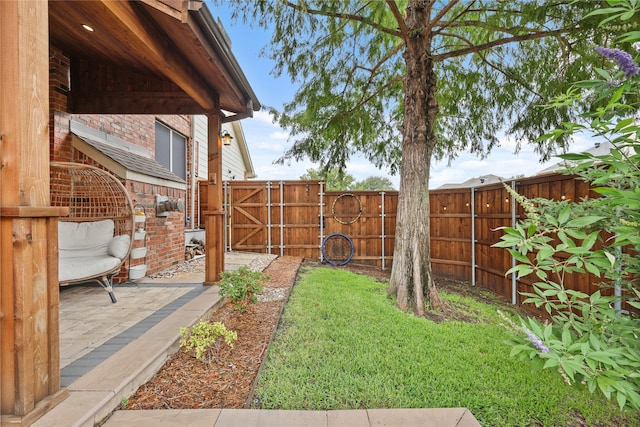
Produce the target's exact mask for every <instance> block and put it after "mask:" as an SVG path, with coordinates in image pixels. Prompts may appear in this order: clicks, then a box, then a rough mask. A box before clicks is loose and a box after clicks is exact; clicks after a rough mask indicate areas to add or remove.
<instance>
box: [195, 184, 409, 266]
mask: <svg viewBox="0 0 640 427" xmlns="http://www.w3.org/2000/svg"><path fill="white" fill-rule="evenodd" d="M201 194H202V191H201ZM224 197H225V209H226V212H227V217H226V227H225V229H226V234H225V248H226V249H227V250H233V251H249V252H262V253H270V254H277V255H294V256H301V257H305V258H311V259H314V258H315V259H319V260H321V245H322V242H323V240H324V239H325V237H326V236H328V235H330V234H332V233H342V234H344V235H346V236H348V237H349V238H350V239H351V240H352V242H353V247H354V254H353V257H352V259H351V262H354V263H359V264H366V265H374V266H377V267H381V268H389V267H390V266H391V262H392V259H393V247H394V238H393V236H394V233H395V226H396V221H395V219H396V207H397V200H398V192H397V191H391V192H378V191H359V192H357V193H356V192H348V191H339V192H336V191H325V190H324V183H322V182H319V181H288V182H283V181H281V182H272V181H228V182H226V183H225V187H224Z"/></svg>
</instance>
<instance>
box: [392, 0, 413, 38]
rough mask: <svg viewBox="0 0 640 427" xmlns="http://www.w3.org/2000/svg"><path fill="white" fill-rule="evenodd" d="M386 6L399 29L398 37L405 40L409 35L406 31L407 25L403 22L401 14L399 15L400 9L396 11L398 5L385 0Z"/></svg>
mask: <svg viewBox="0 0 640 427" xmlns="http://www.w3.org/2000/svg"><path fill="white" fill-rule="evenodd" d="M387 5H388V6H389V9H390V10H391V13H392V14H393V16H394V17H395V18H396V21H397V22H398V28H400V33H401V34H399V35H400V36H401V37H402V38H406V37H407V35H408V34H409V30H408V29H407V24H406V23H405V22H404V16H402V13H400V9H398V5H397V4H396V2H395V1H394V0H387Z"/></svg>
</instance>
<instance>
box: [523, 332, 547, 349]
mask: <svg viewBox="0 0 640 427" xmlns="http://www.w3.org/2000/svg"><path fill="white" fill-rule="evenodd" d="M527 338H529V340H531V342H532V343H533V345H535V346H536V348H537V349H538V350H540V351H541V352H543V353H549V347H547V346H546V345H544V344H543V343H542V341H541V340H540V338H538V337H537V336H535V334H534V333H533V332H531V331H530V330H528V329H527Z"/></svg>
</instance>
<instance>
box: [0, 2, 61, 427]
mask: <svg viewBox="0 0 640 427" xmlns="http://www.w3.org/2000/svg"><path fill="white" fill-rule="evenodd" d="M47 12H48V3H47V2H42V1H38V0H34V1H22V0H17V1H0V100H1V102H0V378H1V379H2V380H1V381H0V416H1V418H0V424H1V425H3V426H4V425H29V424H31V423H32V422H33V421H34V420H35V419H37V418H38V417H39V416H40V415H42V414H43V413H44V412H45V411H46V409H47V408H49V407H50V406H51V405H53V404H55V402H57V401H59V400H60V399H62V398H63V397H64V396H65V395H66V392H63V391H60V351H59V336H58V256H57V250H58V248H57V246H58V245H57V242H58V239H57V236H58V232H57V221H58V219H57V217H58V216H60V215H64V214H65V213H66V212H65V211H66V210H68V209H66V208H51V207H50V201H49V57H48V52H49V42H48V38H49V34H48V15H47Z"/></svg>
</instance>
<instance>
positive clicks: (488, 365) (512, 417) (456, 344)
mask: <svg viewBox="0 0 640 427" xmlns="http://www.w3.org/2000/svg"><path fill="white" fill-rule="evenodd" d="M441 294H442V296H443V298H444V299H445V300H446V301H450V305H453V306H456V307H458V308H461V307H462V309H463V310H464V311H466V312H467V314H470V315H472V317H473V318H475V319H476V322H475V323H465V322H459V321H446V322H441V323H433V322H432V321H429V320H427V319H424V318H418V317H415V316H413V315H410V314H406V313H402V312H400V311H399V310H397V309H396V307H395V305H394V303H393V301H391V300H390V299H388V298H387V296H386V284H383V283H380V282H376V281H374V280H373V279H371V278H368V277H366V276H362V275H356V274H353V273H350V272H348V271H343V270H338V269H332V268H323V267H317V268H311V269H308V270H306V271H305V272H304V273H303V274H302V279H301V281H300V282H299V283H298V284H297V285H296V286H295V287H294V289H293V291H292V293H291V298H290V300H289V302H288V303H287V305H286V307H285V310H284V313H283V317H282V320H281V324H280V327H279V329H278V331H277V333H276V338H275V340H274V342H273V344H272V345H271V347H270V349H269V353H268V355H267V358H266V360H265V365H264V367H263V370H262V373H261V375H260V378H259V379H258V386H257V389H256V398H257V399H258V402H259V403H258V405H259V406H260V407H262V408H269V409H275V408H279V409H316V410H318V409H319V410H324V409H359V408H417V407H420V408H429V407H434V408H436V407H466V408H468V409H469V410H471V412H472V413H473V414H474V415H475V417H476V418H477V419H478V420H479V421H480V423H481V424H482V425H483V426H528V425H536V426H539V425H540V426H545V427H547V426H566V425H567V422H568V421H569V420H571V419H573V418H575V417H576V414H581V416H582V417H584V419H585V420H586V421H587V423H588V425H590V426H596V425H597V426H621V425H640V419H639V418H637V414H635V415H634V417H633V419H629V418H628V419H623V418H622V417H623V415H622V414H621V413H620V412H619V411H618V410H617V408H616V407H614V406H613V405H611V404H609V403H608V402H607V401H606V400H604V399H603V398H601V397H600V395H591V394H589V393H588V392H587V391H586V390H580V389H578V388H576V387H570V386H568V385H566V384H565V383H564V382H563V381H562V378H561V377H560V375H558V374H557V373H555V372H551V371H548V370H547V371H544V372H538V373H535V374H533V373H531V370H530V366H528V363H523V362H519V361H517V360H515V359H512V358H510V357H509V351H510V348H509V347H508V346H506V345H505V344H504V343H503V341H504V340H505V339H506V338H507V335H506V331H505V330H504V329H503V328H502V327H501V326H500V325H499V324H500V321H501V319H500V318H499V316H498V315H497V314H496V310H497V309H498V308H502V309H503V310H504V307H500V306H498V305H495V304H486V303H480V302H476V301H475V300H473V299H470V298H468V297H461V296H459V295H457V294H446V293H443V292H441ZM496 304H497V303H496ZM569 422H570V421H569ZM536 423H537V424H536ZM569 425H574V424H571V423H570V424H569ZM576 425H578V424H576Z"/></svg>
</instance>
